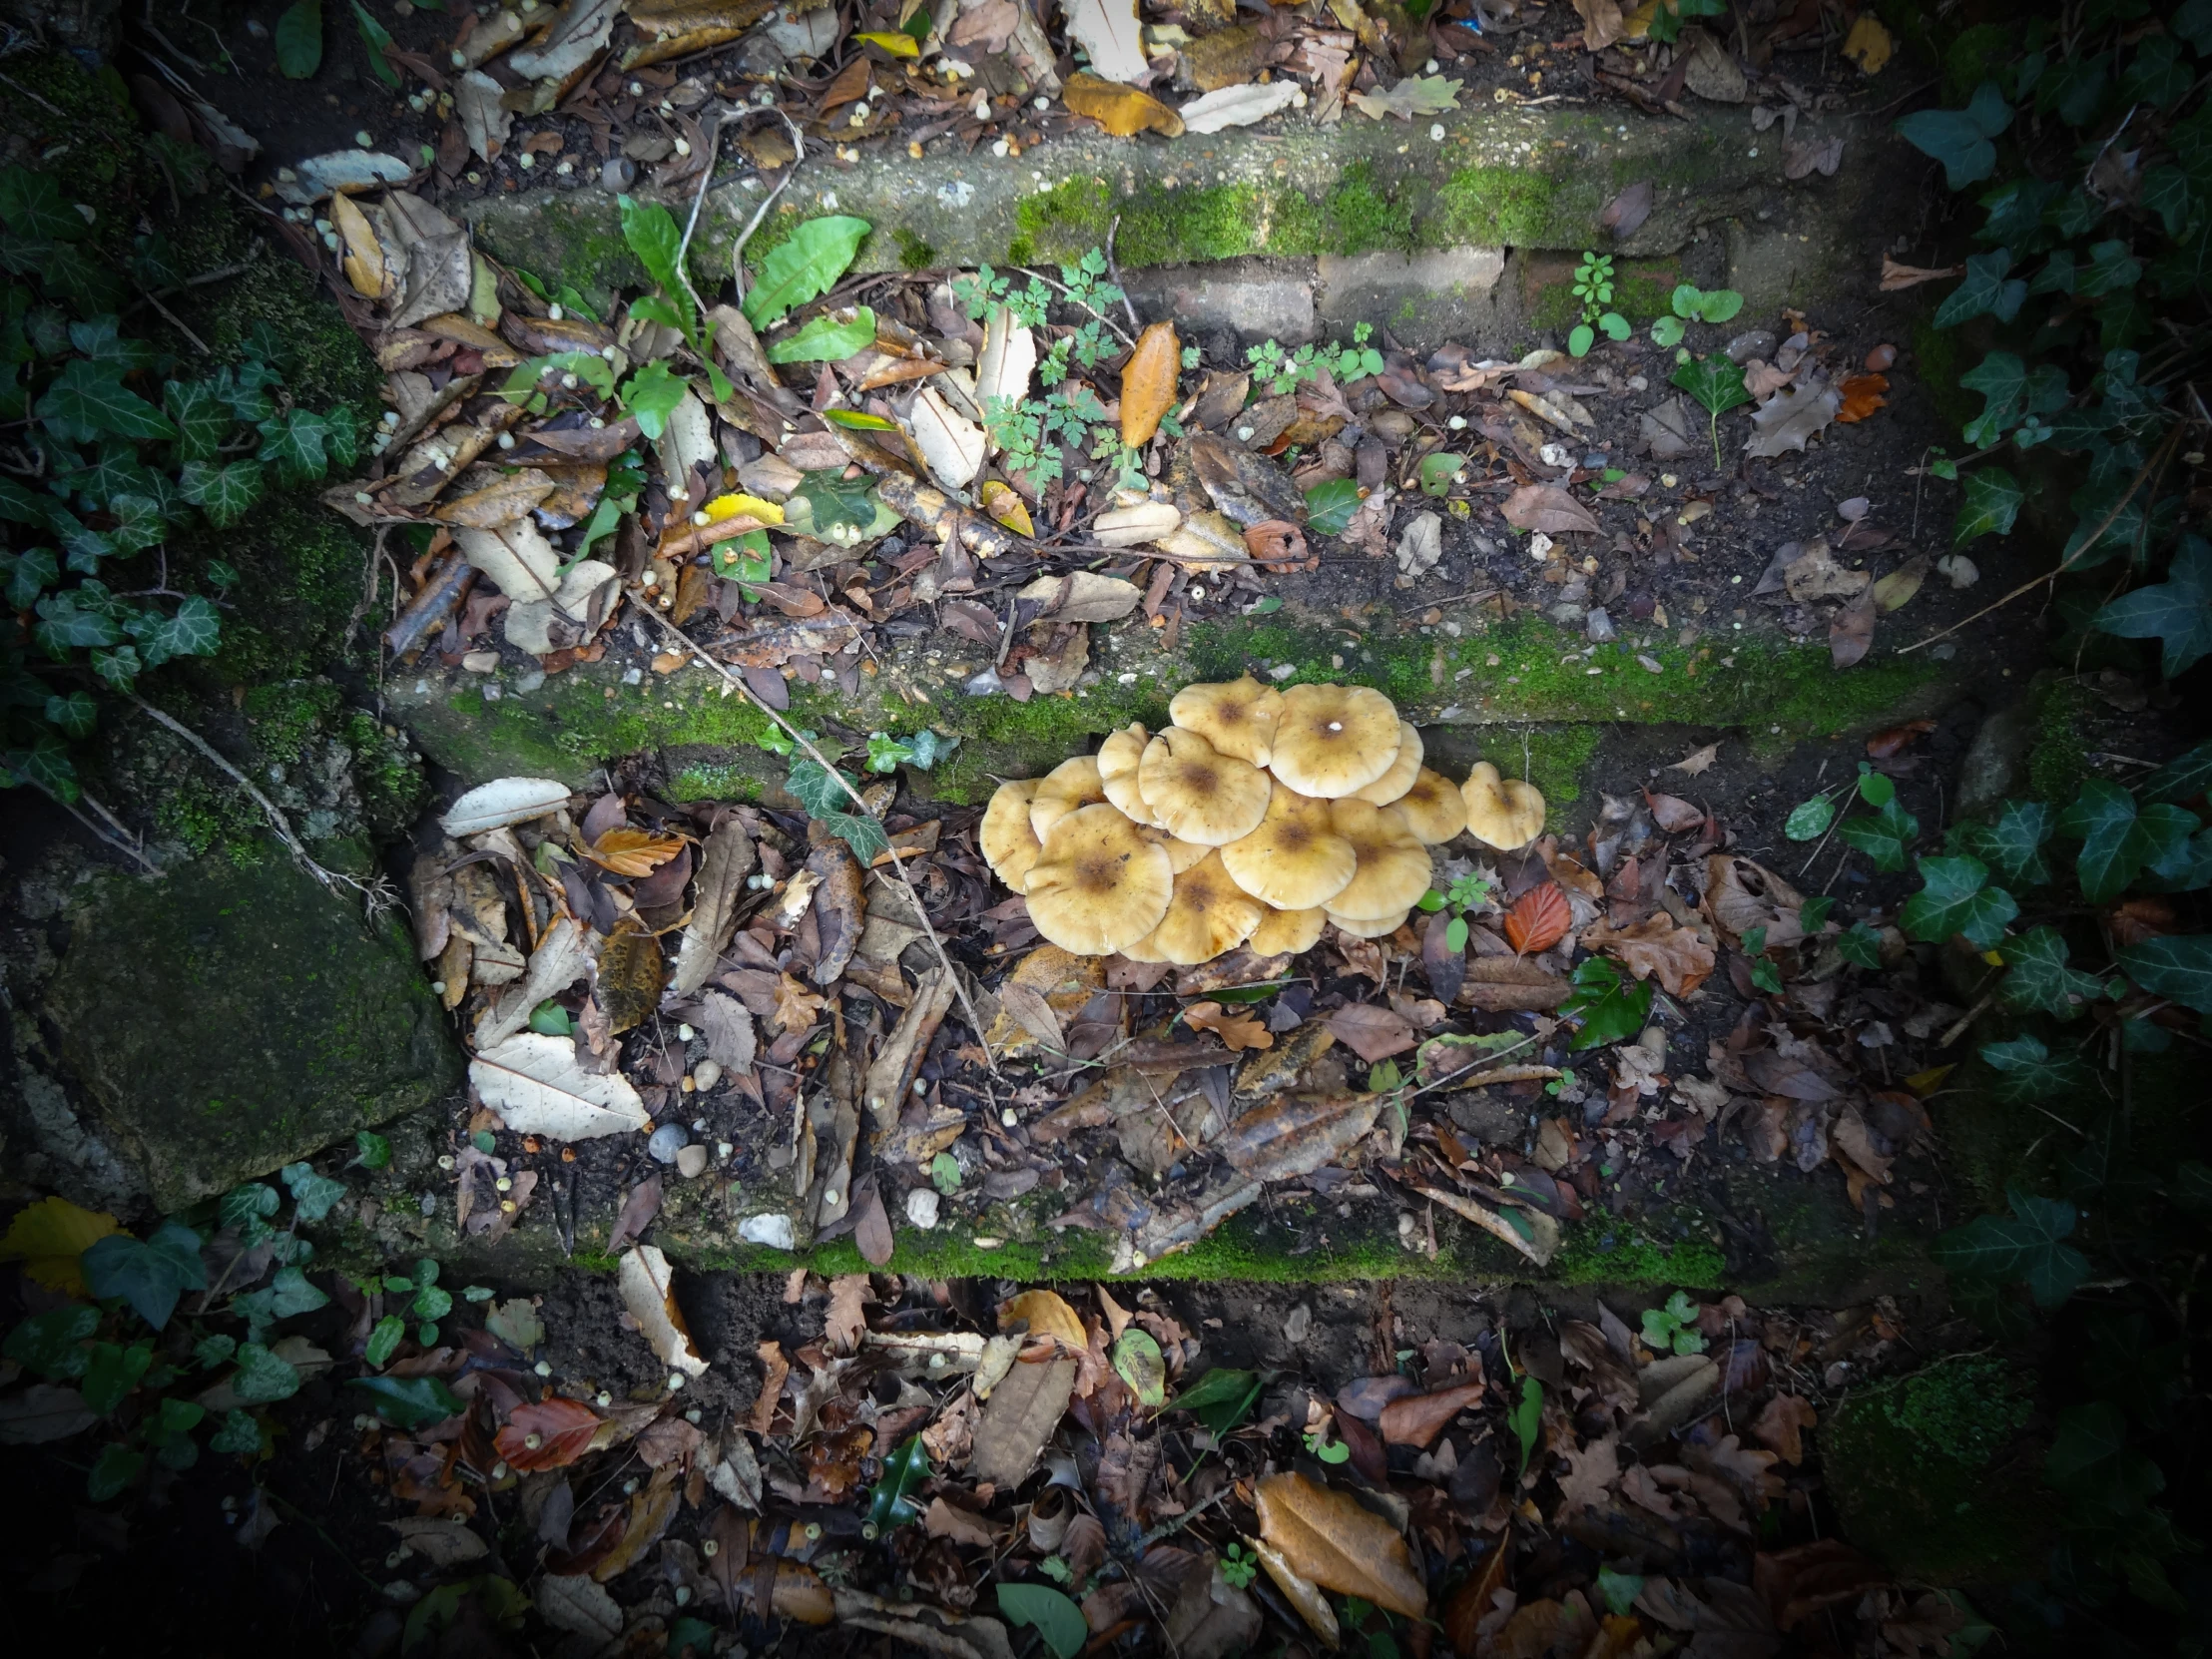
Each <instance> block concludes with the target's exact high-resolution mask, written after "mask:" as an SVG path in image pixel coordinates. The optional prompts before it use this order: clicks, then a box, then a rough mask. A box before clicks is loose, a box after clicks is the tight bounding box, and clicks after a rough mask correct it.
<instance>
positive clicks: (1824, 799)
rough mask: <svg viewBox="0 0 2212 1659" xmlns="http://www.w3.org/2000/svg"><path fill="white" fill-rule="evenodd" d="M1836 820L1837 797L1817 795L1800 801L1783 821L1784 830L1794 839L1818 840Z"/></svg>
mask: <svg viewBox="0 0 2212 1659" xmlns="http://www.w3.org/2000/svg"><path fill="white" fill-rule="evenodd" d="M1835 822H1836V801H1835V798H1834V797H1833V796H1826V795H1816V796H1815V797H1813V799H1812V800H1810V801H1801V802H1799V803H1798V804H1797V805H1796V806H1795V807H1793V808H1792V809H1791V810H1790V816H1789V817H1788V818H1787V819H1785V820H1783V822H1782V832H1783V833H1784V834H1785V835H1787V836H1789V837H1790V839H1792V840H1794V841H1810V840H1818V839H1819V838H1820V837H1821V836H1822V835H1824V834H1826V833H1827V832H1828V827H1829V826H1830V825H1831V824H1833V823H1835Z"/></svg>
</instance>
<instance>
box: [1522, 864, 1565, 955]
mask: <svg viewBox="0 0 2212 1659" xmlns="http://www.w3.org/2000/svg"><path fill="white" fill-rule="evenodd" d="M1573 925H1574V915H1573V912H1572V911H1571V910H1570V909H1569V908H1568V905H1567V895H1566V894H1565V892H1563V891H1561V890H1560V886H1559V883H1558V882H1556V881H1544V882H1541V883H1539V884H1538V885H1536V886H1533V887H1530V888H1529V889H1528V890H1527V891H1526V892H1524V893H1522V894H1521V895H1520V897H1518V898H1516V899H1514V900H1513V907H1512V908H1511V909H1509V910H1507V911H1506V912H1505V942H1506V943H1507V944H1509V945H1511V946H1512V947H1513V949H1514V950H1515V951H1517V952H1520V953H1522V954H1526V953H1528V952H1530V951H1537V950H1549V949H1550V948H1551V947H1552V946H1553V945H1555V944H1557V943H1558V942H1559V941H1560V940H1561V939H1563V938H1565V937H1566V936H1567V929H1568V928H1570V927H1572V926H1573Z"/></svg>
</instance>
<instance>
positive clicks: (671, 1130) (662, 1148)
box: [645, 1123, 691, 1164]
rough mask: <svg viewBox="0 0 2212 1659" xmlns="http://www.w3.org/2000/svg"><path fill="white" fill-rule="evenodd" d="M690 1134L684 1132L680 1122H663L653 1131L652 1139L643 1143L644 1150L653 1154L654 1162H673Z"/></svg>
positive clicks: (680, 1152) (682, 1149)
mask: <svg viewBox="0 0 2212 1659" xmlns="http://www.w3.org/2000/svg"><path fill="white" fill-rule="evenodd" d="M690 1138H691V1137H690V1136H688V1135H687V1134H685V1133H684V1126H683V1125H682V1124H680V1123H664V1124H662V1125H661V1126H660V1128H658V1129H656V1130H654V1131H653V1136H652V1139H650V1140H648V1141H647V1142H646V1143H645V1150H646V1151H648V1152H650V1153H652V1154H653V1159H654V1162H656V1163H661V1164H673V1163H675V1162H676V1160H677V1158H678V1157H679V1156H680V1155H681V1154H682V1153H683V1151H684V1149H685V1142H687V1141H688V1140H690Z"/></svg>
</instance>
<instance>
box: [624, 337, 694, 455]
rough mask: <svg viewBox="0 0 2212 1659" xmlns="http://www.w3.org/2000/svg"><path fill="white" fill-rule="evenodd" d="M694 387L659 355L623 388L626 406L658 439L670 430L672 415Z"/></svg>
mask: <svg viewBox="0 0 2212 1659" xmlns="http://www.w3.org/2000/svg"><path fill="white" fill-rule="evenodd" d="M690 390H691V382H690V381H689V380H686V379H685V378H684V377H683V376H682V375H680V374H677V373H674V372H672V371H671V370H670V368H669V366H668V363H667V361H666V360H665V359H661V358H656V359H655V360H654V361H652V362H649V363H647V364H646V365H645V366H644V367H643V368H641V369H639V370H638V371H637V373H635V374H633V375H631V376H630V383H629V384H628V385H626V386H624V387H623V388H622V406H623V407H624V408H626V409H628V410H629V411H630V412H631V413H632V414H634V415H636V416H637V417H638V430H639V431H641V432H643V433H644V434H645V435H646V436H647V437H648V438H651V439H652V440H653V441H654V442H656V443H658V442H659V441H660V439H661V434H662V433H663V432H665V431H667V430H668V417H669V416H670V415H672V414H674V413H675V412H676V405H677V404H679V403H681V402H683V401H684V397H685V394H686V393H688V392H689V391H690Z"/></svg>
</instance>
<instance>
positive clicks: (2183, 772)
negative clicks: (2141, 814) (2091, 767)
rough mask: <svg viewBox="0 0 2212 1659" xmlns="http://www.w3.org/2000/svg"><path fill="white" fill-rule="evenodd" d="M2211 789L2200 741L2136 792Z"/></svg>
mask: <svg viewBox="0 0 2212 1659" xmlns="http://www.w3.org/2000/svg"><path fill="white" fill-rule="evenodd" d="M2207 4H2212V0H2207ZM2207 790H2212V743H2200V744H2198V745H2197V746H2196V748H2194V749H2192V750H2190V751H2189V752H2188V753H2187V754H2185V755H2180V756H2177V757H2176V758H2175V759H2173V760H2171V761H2168V762H2167V763H2166V764H2165V765H2164V766H2162V767H2160V768H2159V769H2158V770H2157V771H2156V772H2154V773H2152V774H2151V775H2150V776H2149V777H2148V778H2146V779H2144V780H2143V781H2142V783H2140V784H2138V785H2137V786H2136V793H2137V794H2138V795H2139V796H2141V797H2142V799H2144V800H2145V801H2188V800H2192V799H2193V798H2195V797H2197V796H2200V795H2203V794H2204V793H2205V792H2206V791H2207Z"/></svg>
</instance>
